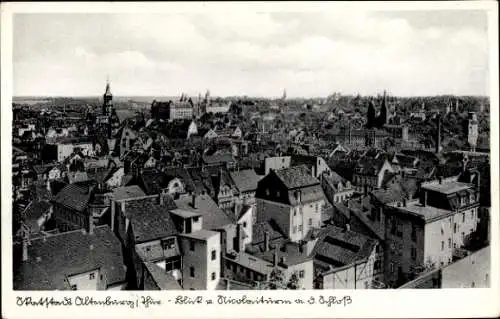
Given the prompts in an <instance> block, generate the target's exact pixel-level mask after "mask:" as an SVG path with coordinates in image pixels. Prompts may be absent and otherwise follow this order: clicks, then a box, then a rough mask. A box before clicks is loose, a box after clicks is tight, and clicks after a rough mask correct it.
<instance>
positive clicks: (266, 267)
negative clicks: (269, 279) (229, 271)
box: [226, 252, 274, 275]
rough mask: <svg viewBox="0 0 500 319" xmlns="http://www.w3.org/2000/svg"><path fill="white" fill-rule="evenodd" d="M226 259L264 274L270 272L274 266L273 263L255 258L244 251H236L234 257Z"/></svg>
mask: <svg viewBox="0 0 500 319" xmlns="http://www.w3.org/2000/svg"><path fill="white" fill-rule="evenodd" d="M226 259H230V260H232V261H234V262H235V263H237V264H239V265H242V266H244V267H246V268H249V269H251V270H253V271H255V272H258V273H260V274H264V275H265V274H269V273H271V271H272V270H273V268H274V267H273V263H271V262H269V261H265V260H263V259H260V258H257V257H255V256H253V255H250V254H248V253H245V252H241V253H238V254H237V255H236V257H235V258H234V259H233V258H227V257H226Z"/></svg>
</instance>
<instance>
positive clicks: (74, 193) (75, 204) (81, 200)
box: [53, 184, 92, 212]
mask: <svg viewBox="0 0 500 319" xmlns="http://www.w3.org/2000/svg"><path fill="white" fill-rule="evenodd" d="M91 193H92V191H91V189H90V188H89V187H88V186H80V185H77V184H69V185H67V186H66V187H64V188H63V189H61V191H60V192H59V193H57V195H56V196H55V197H54V199H53V201H54V202H55V203H58V204H60V205H63V206H65V207H68V208H70V209H74V210H76V211H79V212H83V211H84V210H85V209H86V208H87V205H88V203H89V201H90V198H91Z"/></svg>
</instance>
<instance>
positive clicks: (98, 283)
mask: <svg viewBox="0 0 500 319" xmlns="http://www.w3.org/2000/svg"><path fill="white" fill-rule="evenodd" d="M91 276H93V278H91ZM68 281H69V284H70V286H73V285H76V290H102V289H104V281H103V279H101V277H100V273H99V269H95V270H92V271H88V272H84V273H81V274H78V275H74V276H68Z"/></svg>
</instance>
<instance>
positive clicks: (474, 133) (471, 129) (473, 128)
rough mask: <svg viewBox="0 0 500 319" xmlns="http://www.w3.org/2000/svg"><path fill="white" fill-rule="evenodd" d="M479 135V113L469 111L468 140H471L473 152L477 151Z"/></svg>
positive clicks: (470, 144)
mask: <svg viewBox="0 0 500 319" xmlns="http://www.w3.org/2000/svg"><path fill="white" fill-rule="evenodd" d="M477 137H478V127H477V115H476V113H475V112H469V117H468V119H467V142H469V146H470V150H471V152H475V151H476V145H477Z"/></svg>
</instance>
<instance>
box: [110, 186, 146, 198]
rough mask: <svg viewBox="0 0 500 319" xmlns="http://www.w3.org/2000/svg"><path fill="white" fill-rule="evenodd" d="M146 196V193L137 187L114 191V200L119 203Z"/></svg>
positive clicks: (121, 188) (120, 188)
mask: <svg viewBox="0 0 500 319" xmlns="http://www.w3.org/2000/svg"><path fill="white" fill-rule="evenodd" d="M145 195H146V193H144V192H143V191H142V189H141V188H140V187H139V186H137V185H132V186H123V187H118V188H115V189H114V190H113V198H114V199H115V200H117V201H118V200H122V199H129V198H135V197H142V196H145Z"/></svg>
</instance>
